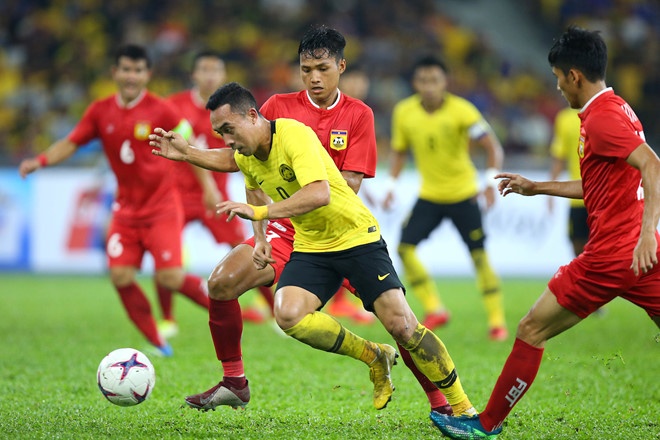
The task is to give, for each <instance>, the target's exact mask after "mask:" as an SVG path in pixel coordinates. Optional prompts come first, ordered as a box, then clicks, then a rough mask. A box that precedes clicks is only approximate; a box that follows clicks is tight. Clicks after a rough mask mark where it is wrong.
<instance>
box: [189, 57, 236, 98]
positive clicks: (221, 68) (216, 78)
mask: <svg viewBox="0 0 660 440" xmlns="http://www.w3.org/2000/svg"><path fill="white" fill-rule="evenodd" d="M226 78H227V72H226V71H225V63H224V62H223V61H222V60H221V59H219V58H216V57H202V58H200V59H198V60H197V62H196V63H195V69H194V70H193V73H192V80H193V84H195V87H197V88H198V89H199V91H200V93H201V95H202V96H211V94H213V92H215V91H216V90H217V89H218V88H220V86H222V85H223V84H224V83H225V80H226Z"/></svg>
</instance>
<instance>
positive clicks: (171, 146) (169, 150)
mask: <svg viewBox="0 0 660 440" xmlns="http://www.w3.org/2000/svg"><path fill="white" fill-rule="evenodd" d="M149 145H151V146H152V147H155V148H154V149H153V150H151V153H152V154H154V155H156V156H160V157H164V158H166V159H171V160H176V161H182V160H185V158H186V150H187V149H188V141H186V140H185V139H184V138H183V136H181V134H179V133H175V132H173V131H165V130H163V129H162V128H160V127H157V128H154V132H153V133H152V134H150V135H149Z"/></svg>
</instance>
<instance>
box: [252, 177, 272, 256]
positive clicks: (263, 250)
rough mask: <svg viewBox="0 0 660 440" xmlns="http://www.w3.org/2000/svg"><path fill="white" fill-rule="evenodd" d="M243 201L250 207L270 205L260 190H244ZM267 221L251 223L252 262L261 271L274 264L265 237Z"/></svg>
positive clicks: (268, 198)
mask: <svg viewBox="0 0 660 440" xmlns="http://www.w3.org/2000/svg"><path fill="white" fill-rule="evenodd" d="M245 200H246V201H247V202H248V204H250V205H252V206H266V205H268V204H270V203H271V200H270V197H268V196H267V195H266V193H264V192H263V191H262V190H261V189H252V190H251V189H248V188H245ZM267 224H268V220H256V221H254V220H253V221H252V229H253V230H254V250H253V251H252V261H253V262H254V265H255V266H256V268H257V269H263V268H265V267H266V265H268V264H271V263H274V262H275V260H274V259H273V258H272V247H271V245H270V243H269V242H268V240H267V237H266V225H267Z"/></svg>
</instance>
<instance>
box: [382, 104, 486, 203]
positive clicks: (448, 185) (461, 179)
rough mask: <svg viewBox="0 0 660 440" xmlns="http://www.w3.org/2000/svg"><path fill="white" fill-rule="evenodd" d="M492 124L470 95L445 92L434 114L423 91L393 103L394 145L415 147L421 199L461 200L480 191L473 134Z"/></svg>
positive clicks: (439, 201) (407, 147)
mask: <svg viewBox="0 0 660 440" xmlns="http://www.w3.org/2000/svg"><path fill="white" fill-rule="evenodd" d="M488 129H489V127H488V124H487V123H486V121H484V119H483V117H482V116H481V113H480V112H479V110H477V108H476V107H475V106H474V105H473V104H472V103H470V102H469V101H468V100H466V99H463V98H461V97H459V96H456V95H453V94H451V93H446V94H445V100H444V102H443V104H442V106H441V107H440V108H439V109H437V110H435V111H434V112H432V113H429V112H427V111H426V110H425V109H424V108H423V107H422V103H421V99H420V97H419V95H412V96H410V97H408V98H406V99H404V100H402V101H400V102H399V103H397V105H396V106H395V107H394V110H393V113H392V138H391V145H392V149H394V150H395V151H399V152H403V151H407V150H408V149H410V150H411V151H412V154H413V157H414V160H415V165H416V167H417V170H418V172H419V174H420V178H421V188H420V193H419V197H420V198H421V199H424V200H428V201H430V202H435V203H457V202H461V201H463V200H466V199H469V198H470V197H473V196H475V195H476V194H477V192H478V191H479V186H478V182H477V170H476V168H475V166H474V163H473V162H472V159H471V157H470V133H471V131H472V130H476V131H478V132H484V131H485V130H488Z"/></svg>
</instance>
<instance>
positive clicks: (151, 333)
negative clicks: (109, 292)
mask: <svg viewBox="0 0 660 440" xmlns="http://www.w3.org/2000/svg"><path fill="white" fill-rule="evenodd" d="M115 288H116V289H117V292H119V298H121V302H122V303H123V304H124V309H126V312H127V313H128V317H129V318H130V319H131V321H133V324H135V326H136V327H137V328H138V330H140V332H142V334H143V335H144V336H145V337H146V338H147V339H148V340H149V342H151V343H152V344H153V345H155V346H157V347H160V346H162V345H163V343H164V341H162V340H161V339H160V335H159V334H158V328H157V327H156V321H155V320H154V317H153V316H152V315H151V306H150V305H149V301H148V300H147V297H146V296H145V295H144V292H142V289H140V287H139V286H138V285H137V284H136V283H132V284H129V285H128V286H126V287H115Z"/></svg>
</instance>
